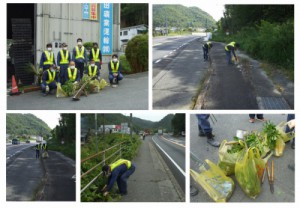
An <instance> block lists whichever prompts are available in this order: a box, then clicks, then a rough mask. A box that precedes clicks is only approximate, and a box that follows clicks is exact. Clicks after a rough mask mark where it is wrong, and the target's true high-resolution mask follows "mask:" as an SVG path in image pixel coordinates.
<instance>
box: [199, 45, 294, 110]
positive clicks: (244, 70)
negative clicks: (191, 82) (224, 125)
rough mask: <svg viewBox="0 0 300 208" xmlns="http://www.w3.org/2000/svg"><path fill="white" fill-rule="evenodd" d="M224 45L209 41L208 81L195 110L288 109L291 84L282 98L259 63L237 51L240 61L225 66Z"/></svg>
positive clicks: (290, 101) (290, 100)
mask: <svg viewBox="0 0 300 208" xmlns="http://www.w3.org/2000/svg"><path fill="white" fill-rule="evenodd" d="M224 46H225V44H224V43H217V42H215V43H213V48H212V49H211V51H210V57H211V60H212V65H211V71H210V72H211V73H210V76H209V79H208V80H209V81H208V82H207V84H206V86H205V88H203V89H204V90H202V92H201V93H200V96H199V98H198V101H197V104H196V106H195V109H273V110H275V109H290V106H289V104H288V103H293V102H294V100H293V99H292V97H293V83H291V84H292V87H286V88H287V89H286V91H288V93H286V94H287V95H286V96H285V97H286V99H287V101H286V100H285V99H284V98H283V97H282V95H281V93H280V92H279V91H277V90H276V87H275V85H274V84H273V82H272V80H270V78H269V77H268V76H267V75H266V74H265V72H264V71H263V70H262V68H261V67H260V62H258V61H256V60H254V59H251V58H250V57H249V56H247V54H244V53H243V52H241V51H238V52H237V56H238V57H239V58H240V63H239V64H237V65H228V63H227V60H226V54H225V50H224ZM291 107H293V104H292V105H291Z"/></svg>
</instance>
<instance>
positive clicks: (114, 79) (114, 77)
mask: <svg viewBox="0 0 300 208" xmlns="http://www.w3.org/2000/svg"><path fill="white" fill-rule="evenodd" d="M121 70H122V63H121V62H120V61H119V60H118V55H117V54H113V55H112V59H111V60H110V62H108V71H109V82H110V84H112V85H114V84H118V83H119V81H120V80H122V79H123V75H122V74H121Z"/></svg>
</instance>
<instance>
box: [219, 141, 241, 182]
mask: <svg viewBox="0 0 300 208" xmlns="http://www.w3.org/2000/svg"><path fill="white" fill-rule="evenodd" d="M233 147H235V148H237V147H239V150H237V151H233V150H232V148H233ZM245 150H246V147H245V143H244V141H243V140H239V141H236V142H235V141H233V142H227V140H223V142H222V143H221V145H220V148H219V161H218V166H219V167H220V168H221V169H222V170H223V171H224V173H225V175H227V176H228V175H232V174H234V168H235V163H236V161H237V160H239V159H240V158H241V157H242V156H243V155H244V154H245Z"/></svg>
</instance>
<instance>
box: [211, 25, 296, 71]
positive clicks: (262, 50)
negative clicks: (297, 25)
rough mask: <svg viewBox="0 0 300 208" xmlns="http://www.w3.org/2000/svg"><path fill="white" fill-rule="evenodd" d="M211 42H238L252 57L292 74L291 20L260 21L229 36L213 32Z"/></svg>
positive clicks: (292, 40)
mask: <svg viewBox="0 0 300 208" xmlns="http://www.w3.org/2000/svg"><path fill="white" fill-rule="evenodd" d="M213 40H214V41H221V42H226V43H229V42H231V41H236V42H239V43H240V47H241V49H242V50H243V51H245V52H247V53H248V54H249V55H251V56H252V57H254V58H258V59H261V60H264V61H267V62H269V63H271V64H275V65H276V66H279V67H280V68H283V69H284V70H286V71H287V72H288V73H289V74H292V75H293V74H294V21H293V20H289V21H286V22H285V23H269V22H267V21H261V23H260V25H258V26H256V27H244V28H242V29H241V30H240V31H239V32H238V33H237V34H235V35H231V36H226V35H225V34H224V33H222V32H215V33H214V34H213ZM292 77H293V76H292Z"/></svg>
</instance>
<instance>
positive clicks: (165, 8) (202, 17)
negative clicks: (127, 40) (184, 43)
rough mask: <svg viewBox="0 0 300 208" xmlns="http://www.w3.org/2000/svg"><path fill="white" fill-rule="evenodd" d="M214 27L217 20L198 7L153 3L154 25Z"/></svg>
mask: <svg viewBox="0 0 300 208" xmlns="http://www.w3.org/2000/svg"><path fill="white" fill-rule="evenodd" d="M165 22H167V25H168V27H181V28H186V27H189V26H192V27H202V28H205V27H206V25H207V27H208V28H209V27H212V26H215V24H216V21H215V20H214V19H213V17H212V16H211V15H209V14H208V13H206V12H204V11H202V10H201V9H199V8H198V7H185V6H182V5H153V27H162V26H165Z"/></svg>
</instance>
